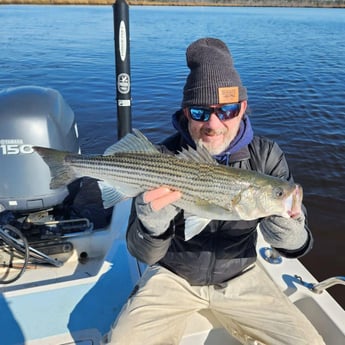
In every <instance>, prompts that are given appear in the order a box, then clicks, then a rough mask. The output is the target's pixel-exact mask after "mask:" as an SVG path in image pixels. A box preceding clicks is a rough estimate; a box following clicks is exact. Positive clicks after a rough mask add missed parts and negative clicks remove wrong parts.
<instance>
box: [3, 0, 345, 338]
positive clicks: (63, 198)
mask: <svg viewBox="0 0 345 345" xmlns="http://www.w3.org/2000/svg"><path fill="white" fill-rule="evenodd" d="M117 4H120V5H121V6H124V5H126V2H125V1H122V0H118V1H117ZM123 8H125V7H121V11H120V10H117V13H118V14H119V13H122V9H123ZM125 12H126V11H125ZM125 14H126V13H125ZM121 16H122V14H121ZM126 20H127V19H126V15H125V16H124V18H122V17H121V18H120V19H118V20H115V22H116V23H118V26H117V27H118V28H119V29H118V31H116V35H115V36H116V37H120V36H121V39H118V41H119V42H121V43H119V44H120V45H122V46H119V47H117V48H116V49H117V52H118V55H119V56H120V59H121V61H122V62H124V60H126V59H123V57H124V56H126V51H128V48H129V45H128V44H129V40H128V35H127V34H126V33H127V32H128V27H127V26H126ZM117 67H118V66H117ZM128 73H129V71H128V65H127V66H120V67H119V68H117V75H118V76H121V77H118V78H117V81H118V84H120V86H118V87H121V92H120V91H119V92H118V95H117V97H118V113H119V112H121V111H122V109H121V108H125V110H126V111H127V112H128V109H129V107H128V105H129V104H130V96H129V95H128V92H127V91H128V89H129V88H128V81H129V74H128ZM124 90H127V91H125V92H124ZM129 115H130V114H125V116H123V118H122V119H119V120H118V124H119V129H118V133H119V136H122V135H124V134H125V133H126V132H128V131H129V130H130V116H129ZM77 128H78V126H77V124H76V122H75V118H74V112H73V110H72V109H71V108H70V106H69V105H68V104H67V103H66V101H65V100H64V99H63V97H62V95H61V94H60V93H59V91H58V90H53V89H49V88H44V87H40V86H20V87H14V88H11V89H5V90H2V91H0V147H1V151H0V153H1V154H0V166H1V168H2V169H1V170H2V171H1V172H0V173H1V174H2V175H1V183H0V313H1V322H0V343H1V345H21V344H26V345H47V344H48V345H72V344H78V345H94V344H101V343H102V337H103V335H104V334H105V333H106V332H108V331H109V329H110V327H111V325H112V323H113V321H114V320H115V318H116V316H117V315H118V313H119V311H120V310H121V308H122V306H123V304H124V303H125V301H126V300H127V298H128V296H129V295H130V293H131V291H132V289H133V288H134V286H135V284H136V282H137V281H138V279H139V278H140V276H141V275H142V273H143V271H144V270H145V264H144V263H142V262H139V261H138V260H136V259H135V258H134V257H132V256H131V255H130V254H129V252H128V250H127V246H126V239H125V234H126V229H127V223H128V216H129V212H130V207H131V200H125V201H122V202H120V203H118V204H116V205H115V206H113V207H112V208H110V209H107V210H105V209H103V207H102V206H101V203H100V202H99V201H100V200H99V199H98V198H97V197H95V200H90V199H88V198H87V195H89V194H90V190H92V191H94V188H95V182H96V181H95V180H93V179H90V178H87V177H86V178H82V179H80V180H78V181H77V183H74V184H73V186H69V188H62V189H58V190H51V189H50V188H49V181H50V174H49V170H48V168H47V167H46V166H44V164H43V162H42V161H40V160H39V157H38V156H37V155H35V154H33V149H32V146H33V145H40V146H49V147H53V148H57V149H64V150H69V151H73V152H79V151H80V147H79V143H78V135H79V134H78V129H77ZM104 220H106V221H104ZM258 233H259V238H258V243H257V252H258V260H257V264H258V265H260V266H262V267H263V269H264V270H265V271H266V272H267V273H268V275H269V276H270V277H271V279H272V280H273V281H274V282H275V283H276V284H277V285H278V286H279V287H280V288H281V290H282V291H283V292H284V293H285V294H286V295H287V296H288V297H289V299H290V300H291V301H292V303H294V304H295V305H296V306H297V307H298V308H299V309H300V310H301V311H302V312H303V313H304V314H305V315H306V317H307V318H308V319H309V320H310V321H311V322H312V324H313V325H314V326H315V327H316V329H317V330H318V331H319V333H320V334H321V335H322V336H323V338H324V340H325V343H326V344H327V345H343V344H345V322H344V320H345V311H344V309H343V308H342V307H341V306H340V305H339V304H338V303H337V302H336V300H335V299H334V298H333V297H332V296H331V295H330V294H329V293H328V292H327V289H328V288H329V287H331V286H333V285H335V284H342V285H345V277H344V276H337V277H330V278H329V279H327V280H325V281H321V282H319V281H317V279H315V277H313V276H312V275H311V273H310V272H309V271H308V270H307V268H306V267H305V266H304V265H303V264H302V263H301V262H300V261H299V260H297V259H286V258H282V257H280V256H279V255H278V254H277V252H275V251H274V249H272V248H271V247H270V246H269V245H268V244H267V243H266V242H265V241H264V239H263V237H262V236H261V235H260V231H258ZM192 344H193V345H197V344H208V345H221V344H222V345H223V344H228V345H238V344H239V342H238V341H237V340H236V339H235V338H233V337H232V336H231V335H229V334H228V333H227V332H226V331H225V330H224V329H223V328H222V326H221V325H220V324H219V323H218V322H217V320H216V319H215V318H214V317H212V314H210V313H209V312H208V311H206V310H204V311H200V312H199V313H196V314H195V315H194V316H193V317H192V318H191V319H189V320H187V321H186V331H185V334H184V337H183V339H182V341H181V343H180V345H192ZM124 345H125V344H124Z"/></svg>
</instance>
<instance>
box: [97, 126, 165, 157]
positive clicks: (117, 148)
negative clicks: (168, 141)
mask: <svg viewBox="0 0 345 345" xmlns="http://www.w3.org/2000/svg"><path fill="white" fill-rule="evenodd" d="M118 152H137V153H140V152H146V153H159V151H158V149H157V148H156V147H155V146H154V145H153V144H152V143H151V142H150V141H149V140H148V139H147V138H146V137H145V135H144V134H142V133H141V132H140V131H139V130H137V129H133V133H128V134H127V135H126V136H124V137H123V138H122V139H120V140H119V141H118V142H117V143H115V144H114V145H111V146H110V147H108V148H107V149H106V150H105V151H104V154H103V155H104V156H111V155H113V154H115V153H118Z"/></svg>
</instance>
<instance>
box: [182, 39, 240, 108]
mask: <svg viewBox="0 0 345 345" xmlns="http://www.w3.org/2000/svg"><path fill="white" fill-rule="evenodd" d="M186 59H187V65H188V67H189V69H190V73H189V75H188V77H187V80H186V84H185V86H184V89H183V100H182V108H184V107H188V106H191V105H211V104H226V103H236V102H239V101H243V100H246V99H247V90H246V88H245V87H243V86H242V82H241V79H240V76H239V74H238V73H237V71H236V69H235V67H234V64H233V61H232V57H231V54H230V51H229V49H228V48H227V46H226V45H225V43H224V42H222V41H221V40H219V39H216V38H201V39H199V40H197V41H195V42H193V43H192V44H191V45H190V46H189V47H188V48H187V51H186Z"/></svg>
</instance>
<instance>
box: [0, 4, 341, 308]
mask: <svg viewBox="0 0 345 345" xmlns="http://www.w3.org/2000/svg"><path fill="white" fill-rule="evenodd" d="M0 23H1V26H0V47H1V49H0V87H1V88H7V87H12V86H19V85H39V86H46V87H52V88H56V89H58V90H59V91H60V92H61V93H62V95H63V96H64V97H65V99H66V100H67V102H68V103H69V104H70V105H71V107H72V108H73V109H74V111H75V114H76V119H77V122H78V125H79V132H80V137H81V146H82V150H83V152H90V153H99V152H103V150H104V149H105V148H106V147H108V146H109V145H111V144H112V143H113V142H115V140H116V133H117V127H116V107H115V82H114V74H115V67H114V41H113V37H114V35H113V14H112V8H111V6H0ZM130 31H131V69H132V98H133V110H132V114H133V126H134V127H136V128H139V129H141V130H142V131H143V132H144V133H145V134H146V135H147V136H148V137H149V138H150V139H151V140H153V141H155V142H157V141H160V139H161V138H163V137H165V136H166V135H168V134H170V133H172V131H173V130H172V126H171V124H170V116H171V114H172V113H173V112H174V111H175V110H177V109H178V108H179V105H180V102H181V95H182V93H181V90H182V87H183V84H184V80H185V76H186V73H187V68H186V66H185V55H184V54H185V49H186V47H187V45H188V44H189V43H191V42H192V41H194V40H195V39H197V38H200V37H204V36H213V37H218V38H220V39H222V40H224V41H225V42H226V43H227V44H228V45H229V47H230V49H231V51H232V54H233V57H234V60H235V65H236V67H237V69H238V71H239V72H240V74H241V77H242V81H243V83H244V85H246V86H247V88H248V95H249V106H250V109H251V119H252V123H253V126H254V129H255V131H256V133H257V134H262V135H265V136H268V137H270V138H272V139H274V140H276V141H277V142H278V143H279V144H280V146H281V147H282V148H283V150H284V151H285V152H286V155H287V159H288V161H289V164H290V166H291V168H292V170H293V173H294V177H295V180H296V181H297V182H299V183H301V184H302V185H303V187H304V191H305V204H306V206H307V208H308V211H309V224H310V227H311V229H312V231H313V234H314V237H315V245H314V249H313V251H312V252H311V253H310V254H308V255H306V256H305V257H304V258H303V259H302V261H303V263H304V264H305V265H306V266H307V267H308V269H309V270H310V271H311V272H312V274H314V275H315V276H316V278H317V279H319V280H322V279H325V278H328V277H330V276H333V275H345V255H344V253H345V216H344V212H345V182H344V181H345V167H344V162H345V131H344V128H343V126H344V120H345V101H344V96H345V93H344V83H345V40H344V37H345V11H344V10H343V9H310V8H309V9H307V8H298V9H294V8H229V7H227V8H222V7H217V8H210V7H136V6H134V7H131V8H130ZM329 291H330V292H331V294H333V296H335V297H336V299H337V300H338V301H339V302H340V303H341V304H342V305H343V306H344V307H345V293H344V291H345V290H344V287H339V286H338V287H333V288H331V289H330V290H329Z"/></svg>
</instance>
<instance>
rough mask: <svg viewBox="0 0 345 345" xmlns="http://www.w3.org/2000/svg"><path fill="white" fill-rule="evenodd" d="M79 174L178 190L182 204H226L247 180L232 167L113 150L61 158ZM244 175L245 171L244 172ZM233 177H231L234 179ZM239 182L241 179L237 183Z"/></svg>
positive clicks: (140, 187) (139, 189) (140, 185)
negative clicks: (99, 154)
mask: <svg viewBox="0 0 345 345" xmlns="http://www.w3.org/2000/svg"><path fill="white" fill-rule="evenodd" d="M65 161H66V162H67V163H68V164H69V165H71V166H72V167H73V168H74V170H75V171H76V172H77V173H78V175H80V176H92V177H94V178H98V179H101V180H105V181H108V182H110V183H111V184H112V185H114V186H115V187H116V184H117V183H118V184H127V185H130V186H132V187H136V188H137V189H138V193H140V192H142V191H145V190H148V189H153V188H155V187H158V186H162V185H164V186H168V187H170V188H172V189H174V190H179V191H181V192H182V200H183V202H184V203H186V202H187V203H192V204H194V203H195V202H196V200H205V201H208V202H211V203H212V202H214V203H216V204H217V205H221V206H223V207H229V206H228V205H229V203H230V202H231V200H232V199H233V198H234V197H236V195H237V194H238V193H239V192H240V190H241V188H243V187H244V186H247V185H248V183H247V181H245V180H244V179H243V178H241V175H242V173H243V172H245V171H244V170H242V171H241V173H239V172H238V171H237V170H236V169H235V171H233V169H228V168H225V167H224V166H220V165H211V164H203V163H197V162H193V161H189V160H186V159H179V158H176V157H175V156H172V155H167V154H160V153H142V152H141V153H121V152H119V153H116V154H114V155H111V156H76V155H69V156H67V157H66V160H65ZM245 175H246V174H245ZM234 179H235V180H234ZM241 181H242V182H241Z"/></svg>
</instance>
